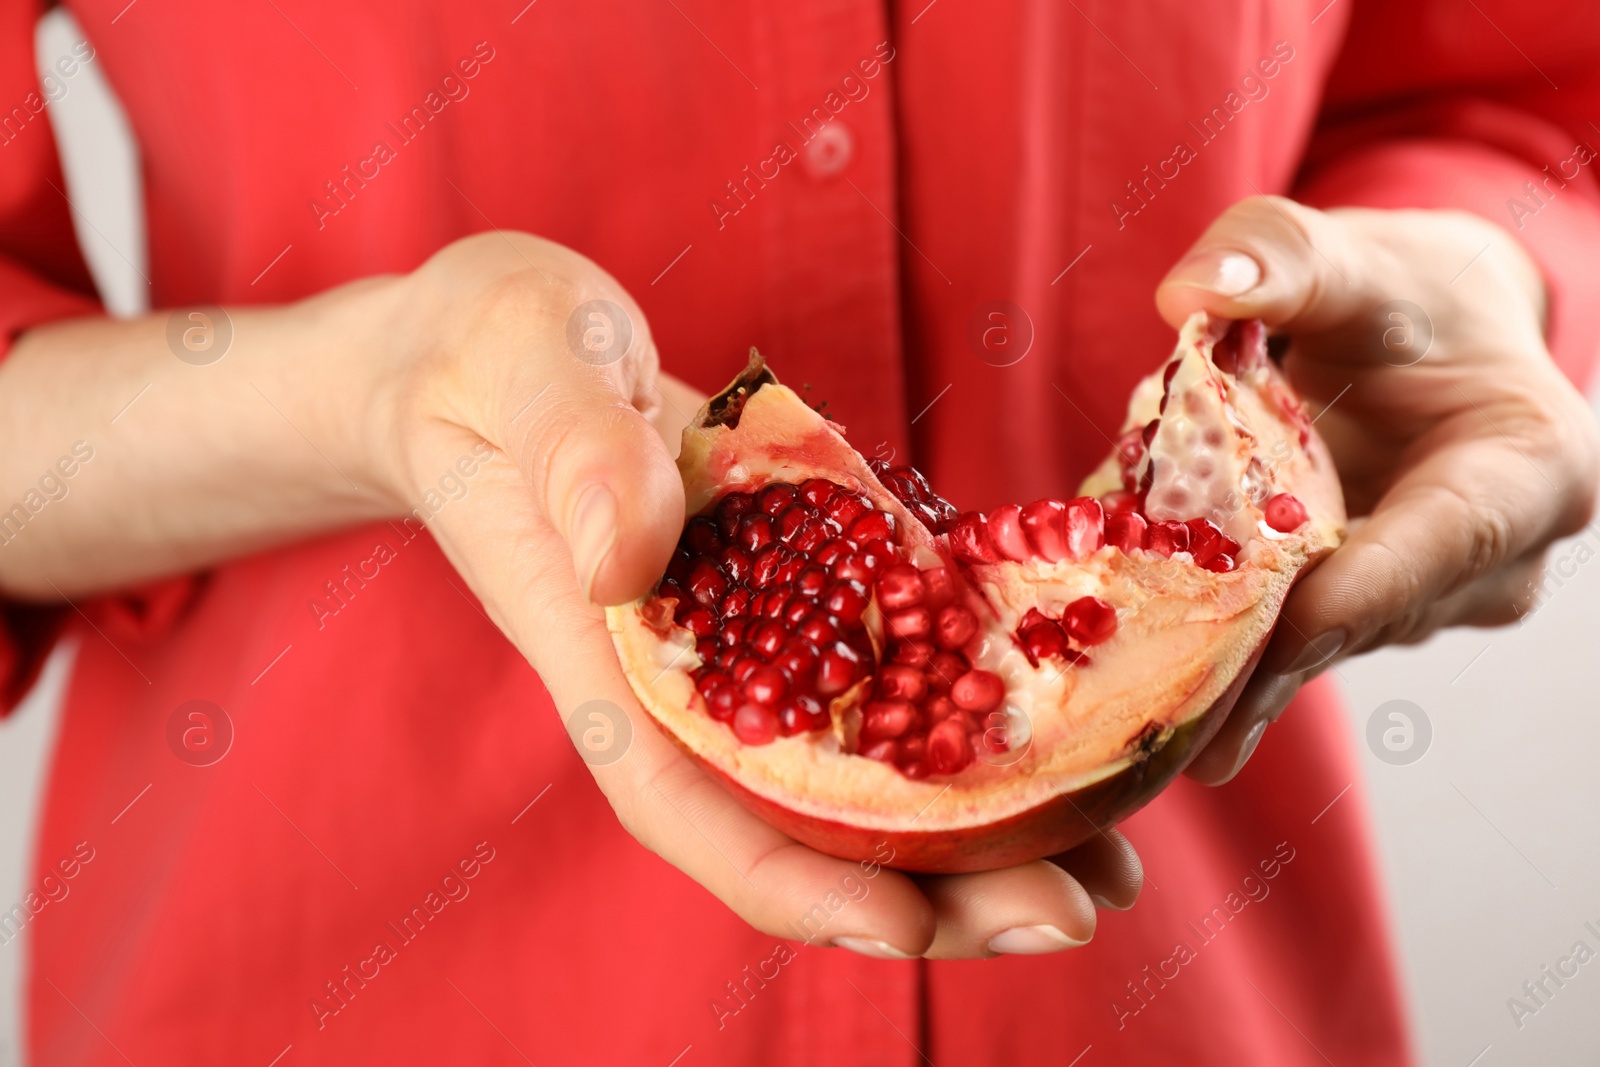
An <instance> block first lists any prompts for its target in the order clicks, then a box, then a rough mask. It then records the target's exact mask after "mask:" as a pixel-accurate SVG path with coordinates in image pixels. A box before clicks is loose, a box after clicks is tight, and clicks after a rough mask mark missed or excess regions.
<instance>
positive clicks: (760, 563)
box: [750, 545, 787, 589]
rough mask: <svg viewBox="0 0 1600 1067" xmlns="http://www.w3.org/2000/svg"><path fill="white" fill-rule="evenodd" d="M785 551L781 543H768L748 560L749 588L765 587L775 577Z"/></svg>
mask: <svg viewBox="0 0 1600 1067" xmlns="http://www.w3.org/2000/svg"><path fill="white" fill-rule="evenodd" d="M785 555H787V551H786V550H785V549H784V547H783V546H782V545H768V546H767V547H765V548H763V549H761V550H760V551H759V552H757V553H756V554H755V556H754V557H753V558H752V559H751V560H750V588H752V589H765V588H766V587H767V586H769V585H771V584H772V582H773V579H774V578H776V577H777V574H778V567H779V565H780V564H782V563H783V558H784V556H785Z"/></svg>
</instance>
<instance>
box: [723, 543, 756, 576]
mask: <svg viewBox="0 0 1600 1067" xmlns="http://www.w3.org/2000/svg"><path fill="white" fill-rule="evenodd" d="M718 560H719V561H720V562H721V564H722V573H724V574H726V575H727V576H728V580H729V581H730V582H742V581H744V580H745V579H746V578H748V577H750V554H749V553H748V552H746V551H744V549H742V548H739V547H738V546H737V545H728V546H727V547H725V548H724V549H723V550H722V552H721V553H720V554H719V555H718Z"/></svg>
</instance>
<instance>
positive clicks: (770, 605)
mask: <svg viewBox="0 0 1600 1067" xmlns="http://www.w3.org/2000/svg"><path fill="white" fill-rule="evenodd" d="M789 596H790V587H789V586H787V585H775V586H773V587H772V588H771V589H768V590H767V591H766V593H765V594H763V596H762V600H761V612H760V613H761V615H762V616H763V617H765V618H768V619H776V618H778V617H780V616H781V615H782V614H783V609H784V607H785V606H786V605H787V604H788V603H789Z"/></svg>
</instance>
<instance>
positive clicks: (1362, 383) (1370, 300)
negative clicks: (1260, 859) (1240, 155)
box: [1156, 197, 1600, 784]
mask: <svg viewBox="0 0 1600 1067" xmlns="http://www.w3.org/2000/svg"><path fill="white" fill-rule="evenodd" d="M1156 303H1157V306H1158V307H1159V308H1160V311H1161V314H1162V316H1163V317H1164V318H1165V319H1166V320H1167V321H1168V322H1170V323H1171V324H1172V325H1173V326H1178V325H1180V324H1181V323H1182V322H1183V320H1184V319H1185V318H1186V317H1187V316H1188V315H1189V314H1190V313H1191V312H1194V311H1197V310H1205V311H1208V312H1210V313H1212V314H1215V315H1220V316H1224V317H1227V318H1260V319H1263V320H1265V322H1266V323H1267V325H1268V327H1269V328H1270V330H1271V332H1273V333H1275V334H1285V335H1287V336H1288V337H1289V338H1290V343H1289V348H1288V351H1287V354H1286V356H1285V358H1284V362H1283V368H1284V371H1285V372H1286V373H1287V374H1288V376H1289V379H1290V381H1291V382H1292V383H1293V384H1294V386H1295V387H1296V388H1297V389H1298V390H1299V391H1300V393H1301V395H1302V396H1304V397H1305V399H1306V401H1307V402H1308V404H1309V405H1310V407H1311V410H1312V412H1313V414H1314V416H1315V419H1316V428H1317V430H1318V431H1319V432H1320V433H1321V434H1322V436H1323V438H1324V439H1325V440H1326V441H1327V443H1328V446H1329V447H1330V449H1331V450H1332V452H1333V456H1334V460H1335V462H1336V463H1337V465H1338V468H1339V473H1340V477H1341V480H1342V482H1343V485H1344V492H1345V498H1346V503H1347V505H1348V507H1349V510H1350V514H1351V515H1352V516H1353V517H1359V518H1357V519H1356V521H1353V522H1352V524H1351V530H1350V536H1349V539H1348V540H1347V541H1346V542H1345V544H1344V546H1343V547H1341V548H1340V549H1339V550H1338V551H1336V552H1334V553H1333V554H1332V555H1331V556H1329V557H1328V558H1327V559H1326V560H1325V561H1324V562H1323V563H1322V564H1321V565H1320V566H1318V567H1317V568H1316V569H1314V570H1312V571H1311V572H1310V573H1309V574H1307V575H1306V576H1305V577H1304V579H1303V580H1302V581H1300V582H1299V584H1298V585H1296V586H1295V588H1294V590H1293V591H1292V592H1291V593H1290V595H1289V598H1288V600H1287V601H1286V603H1285V604H1284V608H1283V613H1282V615H1281V617H1280V619H1279V623H1278V627H1277V630H1276V631H1275V632H1274V635H1273V637H1272V640H1271V641H1270V643H1269V644H1268V646H1267V648H1266V650H1265V652H1264V653H1263V655H1262V657H1261V662H1260V665H1259V666H1258V668H1257V669H1256V672H1255V674H1254V676H1253V677H1252V678H1251V679H1250V681H1249V683H1248V684H1247V686H1246V688H1245V691H1244V693H1243V695H1242V696H1241V697H1240V700H1239V702H1238V704H1237V705H1236V706H1235V707H1234V709H1233V711H1232V713H1231V714H1230V716H1229V719H1228V721H1227V723H1226V724H1225V725H1224V726H1223V727H1222V730H1221V732H1220V733H1219V734H1218V735H1217V737H1216V738H1215V739H1214V740H1213V741H1212V742H1211V743H1210V745H1209V746H1208V747H1207V748H1206V749H1205V750H1204V751H1203V752H1202V753H1201V754H1200V756H1199V757H1197V758H1196V760H1195V762H1194V763H1193V765H1191V767H1190V768H1189V772H1188V773H1189V774H1190V775H1191V776H1192V777H1194V778H1196V779H1198V780H1200V781H1202V782H1207V783H1210V784H1220V783H1222V782H1225V781H1227V780H1229V779H1230V778H1232V777H1233V776H1234V775H1235V774H1237V773H1238V771H1239V769H1240V768H1241V767H1243V765H1244V763H1245V761H1246V760H1248V759H1249V758H1250V754H1251V753H1252V752H1253V751H1254V750H1255V747H1256V744H1257V743H1258V742H1259V741H1260V740H1261V735H1262V733H1263V732H1264V731H1265V730H1266V727H1267V724H1268V723H1270V722H1272V721H1273V720H1275V719H1276V718H1277V717H1278V715H1279V714H1281V713H1282V711H1283V709H1284V707H1285V706H1286V705H1287V704H1288V703H1289V700H1290V698H1292V697H1293V696H1294V694H1295V692H1296V691H1297V690H1298V689H1299V688H1300V686H1301V684H1302V683H1304V682H1305V681H1306V680H1307V679H1309V678H1311V677H1313V676H1315V675H1316V674H1317V673H1319V672H1320V671H1322V670H1323V669H1325V668H1326V667H1327V666H1328V665H1329V664H1330V663H1331V662H1334V661H1335V660H1336V659H1338V658H1340V657H1344V656H1349V655H1352V654H1354V653H1357V652H1364V651H1366V650H1368V649H1372V648H1377V647H1379V646H1381V645H1385V644H1394V643H1410V642H1415V641H1420V640H1422V639H1423V638H1425V637H1427V636H1428V635H1429V634H1431V633H1433V632H1434V631H1435V630H1437V629H1439V628H1440V627H1444V626H1454V625H1469V626H1498V625H1502V624H1505V623H1509V622H1512V621H1515V620H1516V619H1518V618H1519V617H1521V616H1522V615H1524V614H1526V613H1527V611H1528V610H1530V608H1531V607H1532V606H1533V594H1534V590H1535V589H1536V587H1537V586H1538V583H1539V580H1540V576H1541V574H1542V571H1543V565H1544V555H1545V551H1546V549H1547V548H1548V547H1549V546H1550V543H1551V542H1552V541H1554V540H1555V539H1557V538H1559V537H1563V536H1566V535H1570V534H1573V533H1576V532H1577V531H1578V530H1580V529H1581V528H1582V527H1583V526H1584V524H1585V523H1587V522H1588V521H1589V519H1590V517H1591V516H1592V514H1593V512H1594V507H1595V494H1596V478H1597V470H1600V435H1597V432H1596V425H1595V420H1594V418H1593V417H1592V416H1591V414H1590V412H1589V408H1588V405H1587V404H1586V403H1585V402H1584V399H1583V397H1582V396H1581V395H1579V393H1578V391H1577V390H1576V389H1574V388H1573V386H1572V385H1571V383H1570V382H1568V381H1567V379H1566V378H1565V377H1564V376H1563V375H1562V373H1561V371H1560V370H1559V369H1558V368H1557V367H1556V365H1555V364H1554V362H1552V360H1551V358H1550V353H1549V351H1548V350H1547V349H1546V348H1545V343H1544V334H1543V323H1544V313H1545V294H1544V284H1543V281H1542V279H1541V277H1540V275H1539V272H1538V270H1537V268H1536V267H1535V266H1534V264H1533V262H1532V261H1531V260H1530V259H1529V257H1528V255H1527V253H1526V252H1524V251H1523V249H1522V247H1521V246H1520V245H1519V244H1518V243H1517V242H1516V241H1515V240H1514V239H1513V238H1512V237H1511V236H1510V234H1508V233H1507V232H1506V231H1504V230H1502V229H1500V228H1499V227H1497V226H1494V225H1492V224H1491V223H1488V222H1486V221H1484V220H1483V219H1480V218H1478V217H1477V216H1473V215H1466V214H1462V213H1457V212H1447V211H1379V210H1369V209H1357V208H1345V209H1337V210H1332V211H1326V212H1323V211H1317V210H1315V209H1312V208H1308V207H1305V206H1302V205H1300V204H1297V203H1294V202H1293V201H1290V200H1285V199H1282V198H1279V197H1252V198H1251V199H1248V200H1244V201H1241V202H1240V203H1238V204H1235V205H1234V206H1233V207H1231V208H1229V209H1228V210H1227V211H1226V212H1225V213H1223V215H1222V216H1221V217H1220V218H1219V219H1218V220H1217V221H1216V222H1215V223H1213V224H1212V226H1211V228H1210V229H1209V230H1207V231H1206V233H1205V234H1204V236H1202V237H1201V238H1200V240H1199V241H1198V242H1197V243H1196V244H1195V246H1194V248H1193V249H1191V250H1190V252H1189V254H1188V256H1186V257H1185V258H1184V259H1183V260H1182V261H1181V262H1179V263H1178V265H1177V266H1175V267H1174V268H1173V269H1172V271H1171V272H1170V273H1169V274H1168V275H1167V277H1166V279H1165V280H1164V281H1163V282H1162V283H1161V286H1160V288H1159V289H1158V290H1157V293H1156Z"/></svg>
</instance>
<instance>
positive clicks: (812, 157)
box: [804, 119, 855, 181]
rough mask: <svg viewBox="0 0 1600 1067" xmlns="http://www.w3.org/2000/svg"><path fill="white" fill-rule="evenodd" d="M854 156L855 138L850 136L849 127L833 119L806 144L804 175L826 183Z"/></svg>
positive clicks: (846, 165) (848, 163)
mask: <svg viewBox="0 0 1600 1067" xmlns="http://www.w3.org/2000/svg"><path fill="white" fill-rule="evenodd" d="M854 154H855V138H853V137H852V136H850V127H848V126H846V125H845V124H844V123H842V122H840V121H839V120H838V119H834V120H833V121H832V122H830V123H828V124H827V125H826V126H824V127H822V129H820V130H818V131H817V135H816V136H815V137H813V138H811V140H810V142H809V143H807V145H806V151H805V156H804V160H805V168H806V173H807V174H809V175H810V176H811V177H812V178H813V179H815V180H816V181H826V180H827V179H829V178H832V177H834V176H835V175H837V174H838V173H839V172H840V171H842V170H844V168H846V167H848V166H849V165H850V157H851V156H852V155H854Z"/></svg>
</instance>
